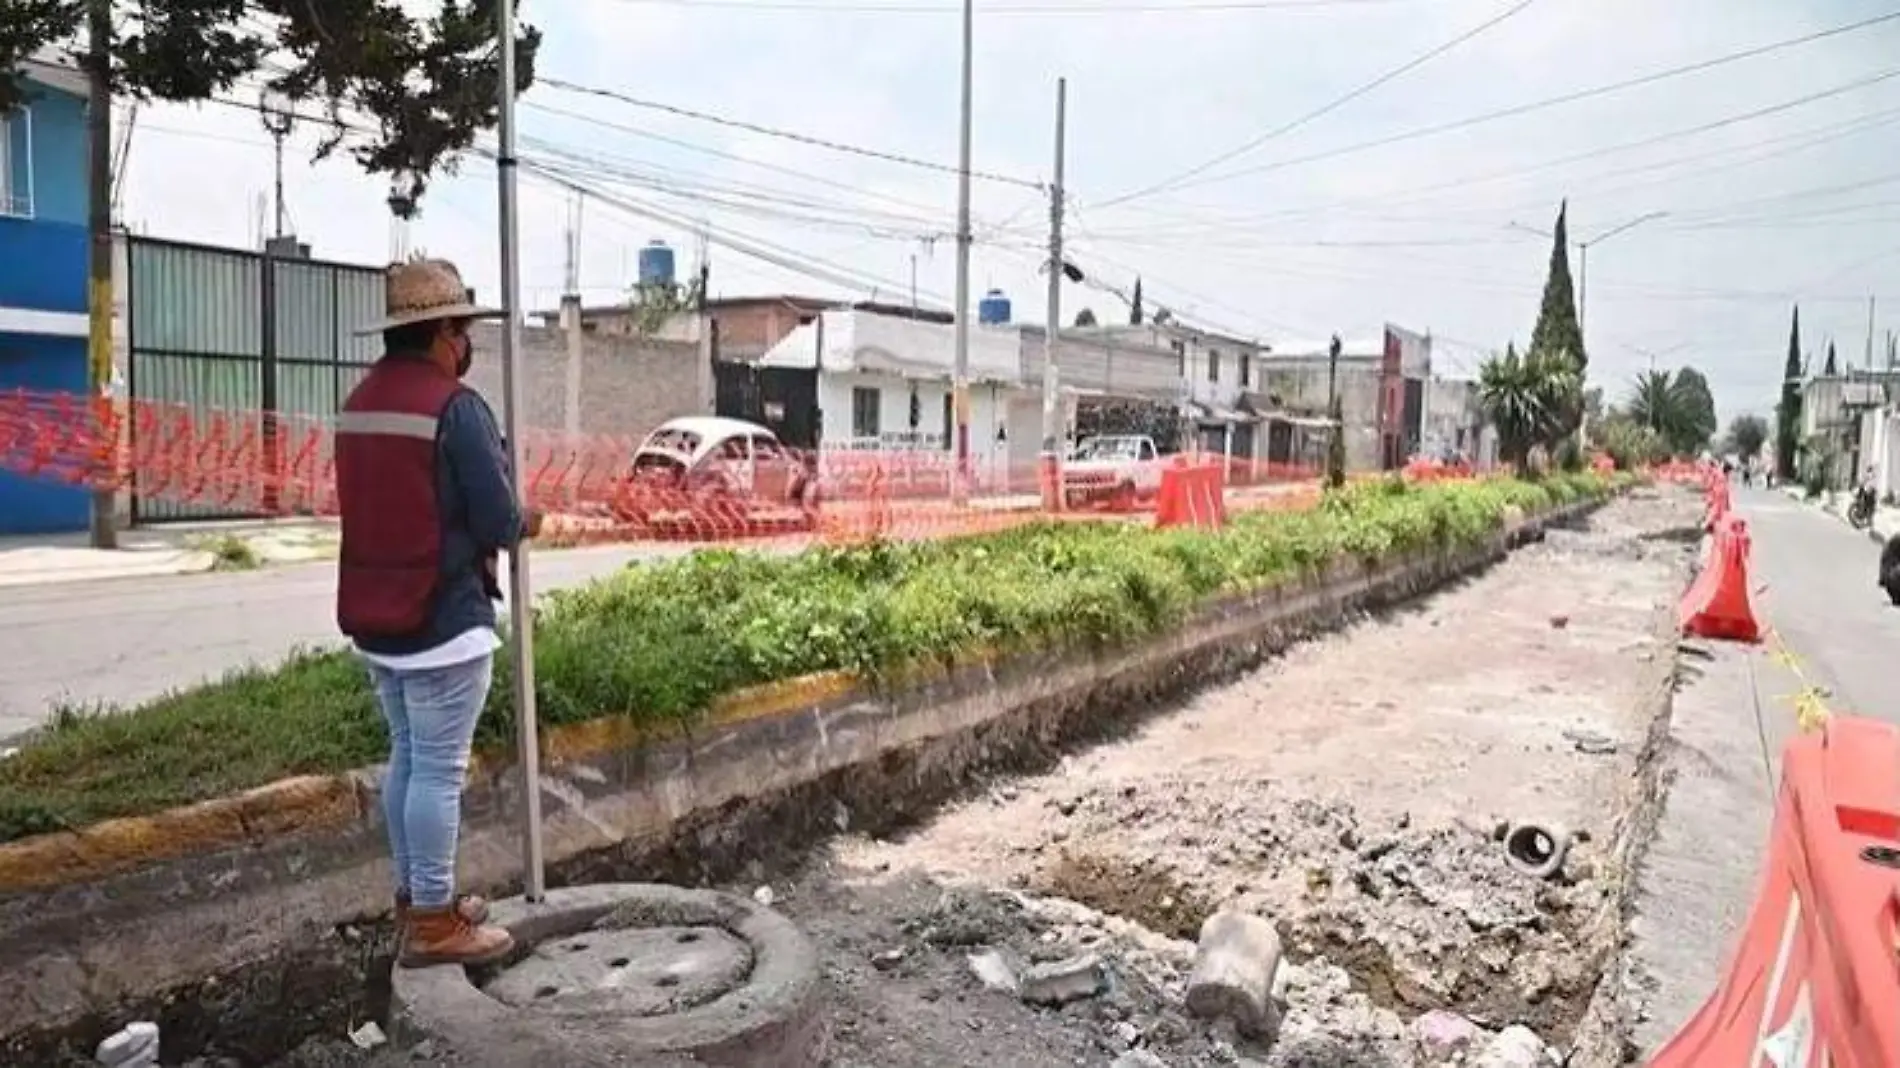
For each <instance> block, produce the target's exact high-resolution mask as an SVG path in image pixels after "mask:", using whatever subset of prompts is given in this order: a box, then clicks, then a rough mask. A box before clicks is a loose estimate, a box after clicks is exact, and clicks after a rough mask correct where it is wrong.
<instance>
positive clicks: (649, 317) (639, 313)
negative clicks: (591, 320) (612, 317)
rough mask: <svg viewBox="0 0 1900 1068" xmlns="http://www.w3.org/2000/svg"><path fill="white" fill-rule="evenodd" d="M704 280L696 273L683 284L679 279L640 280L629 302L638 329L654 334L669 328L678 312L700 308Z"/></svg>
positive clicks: (642, 332)
mask: <svg viewBox="0 0 1900 1068" xmlns="http://www.w3.org/2000/svg"><path fill="white" fill-rule="evenodd" d="M700 279H701V276H700V275H694V276H693V277H692V279H691V280H690V281H688V282H686V283H685V284H683V285H682V284H681V283H679V282H641V283H636V284H635V285H634V287H633V296H632V300H631V302H630V305H629V307H630V309H631V311H632V312H633V329H634V332H635V333H638V334H641V335H643V336H647V337H651V336H652V335H654V334H657V333H659V332H660V331H661V330H663V329H665V327H666V324H667V323H668V322H670V321H672V319H673V317H674V316H675V315H679V314H680V313H682V312H689V311H692V310H694V309H696V308H698V307H699V291H700V287H701V285H702V283H701V280H700Z"/></svg>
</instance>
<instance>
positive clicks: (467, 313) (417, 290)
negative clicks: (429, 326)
mask: <svg viewBox="0 0 1900 1068" xmlns="http://www.w3.org/2000/svg"><path fill="white" fill-rule="evenodd" d="M383 304H384V306H385V307H386V308H387V309H388V310H387V311H386V312H385V314H384V316H383V318H381V319H379V320H377V321H376V322H373V323H370V324H369V325H368V326H364V327H362V328H360V329H358V330H357V331H356V333H357V336H359V337H362V336H365V335H368V334H380V333H382V332H383V331H385V330H388V329H390V328H392V327H398V326H408V325H409V324H411V323H426V322H430V321H433V320H437V319H494V318H498V317H500V315H501V314H502V313H501V312H499V311H497V310H495V309H494V308H484V307H481V306H480V305H477V304H475V303H473V302H471V301H470V300H469V288H468V286H467V285H466V284H465V283H464V282H463V281H462V275H461V272H459V271H457V270H456V269H455V265H454V264H453V263H450V262H449V261H447V260H421V259H418V260H410V261H409V262H408V263H392V264H390V265H389V270H388V271H387V272H386V273H385V274H384V275H383Z"/></svg>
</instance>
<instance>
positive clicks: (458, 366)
mask: <svg viewBox="0 0 1900 1068" xmlns="http://www.w3.org/2000/svg"><path fill="white" fill-rule="evenodd" d="M474 363H475V342H474V340H473V339H472V338H466V337H465V338H463V339H462V352H461V354H460V355H458V356H457V357H455V377H457V378H467V377H468V369H469V367H470V366H472V365H473V364H474Z"/></svg>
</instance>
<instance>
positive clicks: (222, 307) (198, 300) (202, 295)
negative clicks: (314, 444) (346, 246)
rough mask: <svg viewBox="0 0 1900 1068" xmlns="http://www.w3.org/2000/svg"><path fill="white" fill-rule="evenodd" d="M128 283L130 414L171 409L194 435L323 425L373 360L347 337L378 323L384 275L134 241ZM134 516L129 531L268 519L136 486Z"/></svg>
mask: <svg viewBox="0 0 1900 1068" xmlns="http://www.w3.org/2000/svg"><path fill="white" fill-rule="evenodd" d="M125 273H126V278H125V282H124V284H125V288H126V338H127V355H126V362H127V371H126V378H127V386H128V388H129V390H130V393H131V396H132V400H133V402H134V406H135V407H144V406H147V405H161V406H168V407H169V406H175V407H178V408H182V409H184V411H186V412H188V413H189V414H190V416H191V418H192V419H193V420H194V422H196V423H197V424H199V425H210V424H212V423H213V422H215V421H216V420H218V419H220V418H222V419H226V420H238V419H244V418H258V419H261V420H262V421H263V425H265V426H269V425H272V421H273V420H274V419H275V417H277V416H283V417H286V418H300V419H309V420H318V421H326V422H327V421H329V420H330V419H331V418H332V417H334V416H335V414H336V410H337V408H338V406H339V405H341V404H342V402H343V398H344V397H346V396H348V394H349V391H350V389H351V388H352V387H353V386H355V385H356V383H357V382H358V381H359V380H360V379H361V378H362V376H363V374H364V371H365V370H366V368H367V366H368V364H369V363H371V362H372V361H374V360H375V359H376V357H377V356H378V355H379V353H380V345H381V339H380V338H377V337H367V338H359V337H356V336H355V334H354V331H355V330H356V329H357V328H358V327H360V326H362V325H363V324H365V323H367V322H370V321H371V320H373V319H375V318H377V317H379V316H381V315H382V313H383V270H382V269H381V268H379V267H364V266H358V265H354V264H342V263H324V262H318V261H314V260H308V259H284V258H279V257H275V256H266V255H265V254H263V253H260V252H247V251H243V250H239V249H227V248H214V247H211V246H206V245H192V244H185V243H182V242H176V241H162V240H156V239H153V238H147V237H130V238H128V239H127V248H126V257H125ZM141 402H143V403H142V404H141ZM174 410H175V409H174ZM137 423H138V421H137V419H136V418H135V419H134V421H133V427H132V430H131V433H132V434H133V435H134V436H136V435H137V434H138V433H139V427H138V425H137ZM132 447H133V450H134V453H135V454H136V452H137V442H136V440H134V442H133V443H132ZM131 507H132V522H133V523H135V524H136V523H163V522H176V521H181V520H212V519H243V518H254V517H259V516H262V515H264V514H265V512H264V510H263V509H262V508H261V504H260V502H257V501H239V502H233V503H224V502H220V501H217V500H193V499H190V495H189V494H181V493H179V492H178V491H177V488H176V487H166V488H163V489H159V490H157V491H155V492H149V495H146V494H142V493H141V492H140V490H139V487H138V486H137V485H136V483H135V485H134V488H133V491H132V500H131Z"/></svg>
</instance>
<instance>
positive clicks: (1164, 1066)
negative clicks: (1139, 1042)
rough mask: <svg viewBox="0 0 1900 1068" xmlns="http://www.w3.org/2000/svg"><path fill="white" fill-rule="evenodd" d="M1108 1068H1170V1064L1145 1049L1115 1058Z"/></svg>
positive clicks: (1131, 1051)
mask: <svg viewBox="0 0 1900 1068" xmlns="http://www.w3.org/2000/svg"><path fill="white" fill-rule="evenodd" d="M1108 1068H1168V1062H1167V1061H1164V1060H1162V1059H1161V1058H1159V1057H1157V1056H1155V1055H1154V1054H1152V1053H1150V1052H1148V1051H1147V1050H1145V1049H1134V1050H1129V1051H1128V1052H1127V1053H1124V1054H1122V1055H1121V1056H1119V1057H1117V1058H1115V1060H1114V1062H1113V1063H1111V1064H1110V1065H1109V1066H1108Z"/></svg>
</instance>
